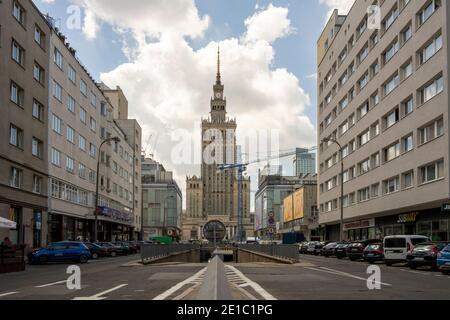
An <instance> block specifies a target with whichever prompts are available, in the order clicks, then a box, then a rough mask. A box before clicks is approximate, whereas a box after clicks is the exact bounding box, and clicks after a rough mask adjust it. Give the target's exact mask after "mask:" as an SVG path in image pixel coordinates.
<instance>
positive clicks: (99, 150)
mask: <svg viewBox="0 0 450 320" xmlns="http://www.w3.org/2000/svg"><path fill="white" fill-rule="evenodd" d="M111 141H114V142H115V143H119V142H120V139H119V138H118V137H114V138H108V139H105V140H103V141H102V143H101V144H100V147H99V148H98V156H97V182H96V185H95V208H94V215H95V224H94V228H95V229H94V238H95V239H94V240H95V242H98V205H99V195H98V187H99V186H98V182H99V177H100V154H101V149H102V147H103V145H104V144H105V143H108V142H111Z"/></svg>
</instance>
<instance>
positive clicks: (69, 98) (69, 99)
mask: <svg viewBox="0 0 450 320" xmlns="http://www.w3.org/2000/svg"><path fill="white" fill-rule="evenodd" d="M67 109H68V110H69V111H70V112H72V113H75V99H74V98H73V97H72V96H71V95H67Z"/></svg>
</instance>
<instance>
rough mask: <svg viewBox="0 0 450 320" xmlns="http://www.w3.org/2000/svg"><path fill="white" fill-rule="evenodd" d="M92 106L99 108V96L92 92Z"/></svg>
mask: <svg viewBox="0 0 450 320" xmlns="http://www.w3.org/2000/svg"><path fill="white" fill-rule="evenodd" d="M91 104H92V106H94V107H96V106H97V96H96V95H95V94H94V93H93V92H92V91H91Z"/></svg>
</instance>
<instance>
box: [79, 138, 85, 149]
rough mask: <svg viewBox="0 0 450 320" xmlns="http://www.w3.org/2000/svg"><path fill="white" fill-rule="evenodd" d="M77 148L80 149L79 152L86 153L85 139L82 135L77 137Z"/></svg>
mask: <svg viewBox="0 0 450 320" xmlns="http://www.w3.org/2000/svg"><path fill="white" fill-rule="evenodd" d="M78 147H79V148H80V150H82V151H86V138H85V137H83V136H82V135H79V136H78Z"/></svg>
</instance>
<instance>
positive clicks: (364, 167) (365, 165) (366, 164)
mask: <svg viewBox="0 0 450 320" xmlns="http://www.w3.org/2000/svg"><path fill="white" fill-rule="evenodd" d="M358 168H359V174H360V175H361V174H364V173H367V172H369V171H370V158H368V159H366V160H364V161H362V162H360V163H359V164H358Z"/></svg>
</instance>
